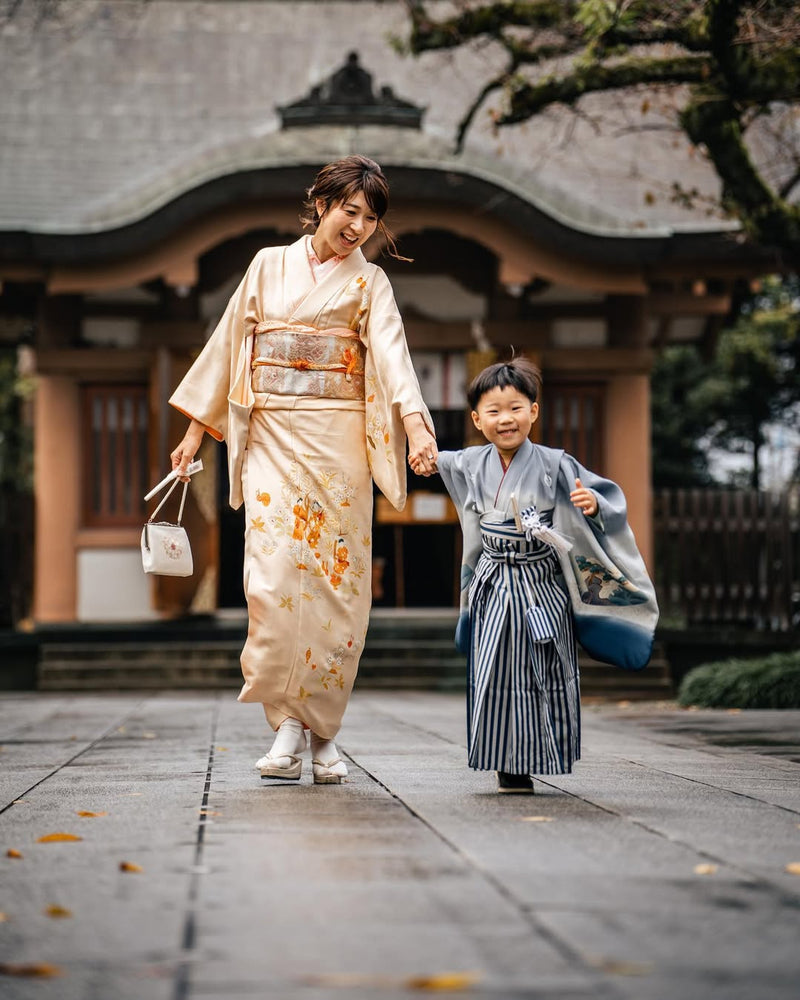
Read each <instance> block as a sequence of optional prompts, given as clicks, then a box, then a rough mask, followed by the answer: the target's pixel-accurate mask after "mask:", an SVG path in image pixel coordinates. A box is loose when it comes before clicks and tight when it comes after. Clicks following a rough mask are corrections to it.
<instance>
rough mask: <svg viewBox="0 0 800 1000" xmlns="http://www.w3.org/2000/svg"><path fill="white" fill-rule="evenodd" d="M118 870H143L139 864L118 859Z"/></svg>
mask: <svg viewBox="0 0 800 1000" xmlns="http://www.w3.org/2000/svg"><path fill="white" fill-rule="evenodd" d="M119 870H120V871H121V872H143V871H144V868H142V867H141V865H135V864H134V863H133V862H132V861H120V863H119Z"/></svg>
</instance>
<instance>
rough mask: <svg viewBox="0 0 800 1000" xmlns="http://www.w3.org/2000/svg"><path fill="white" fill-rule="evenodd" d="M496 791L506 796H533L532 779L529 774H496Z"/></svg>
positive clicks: (499, 772) (502, 772)
mask: <svg viewBox="0 0 800 1000" xmlns="http://www.w3.org/2000/svg"><path fill="white" fill-rule="evenodd" d="M497 791H498V792H505V793H506V794H512V795H513V794H514V793H515V792H516V793H517V794H518V795H519V794H523V795H524V794H526V793H527V794H528V795H533V778H531V776H530V775H529V774H508V772H506V771H498V772H497Z"/></svg>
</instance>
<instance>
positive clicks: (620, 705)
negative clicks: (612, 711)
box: [617, 700, 631, 708]
mask: <svg viewBox="0 0 800 1000" xmlns="http://www.w3.org/2000/svg"><path fill="white" fill-rule="evenodd" d="M630 707H631V703H630V702H629V701H624V700H623V701H618V702H617V708H630Z"/></svg>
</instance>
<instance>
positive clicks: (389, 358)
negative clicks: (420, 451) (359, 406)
mask: <svg viewBox="0 0 800 1000" xmlns="http://www.w3.org/2000/svg"><path fill="white" fill-rule="evenodd" d="M362 339H363V340H364V343H365V344H366V346H367V350H368V352H369V354H370V358H371V364H372V367H373V368H374V371H375V373H376V375H377V377H378V379H379V381H380V383H381V385H382V388H383V392H384V396H385V400H386V403H387V405H388V407H389V408H390V409H391V410H392V411H393V412H394V413H395V414H396V415H397V417H399V418H400V419H401V420H402V418H403V417H406V416H408V414H409V413H421V414H422V419H423V420H424V421H425V424H426V426H427V428H428V430H429V431H430V432H431V434H435V431H434V427H433V421H432V420H431V415H430V413H429V412H428V408H427V406H426V405H425V402H424V401H423V399H422V391H421V390H420V387H419V381H418V379H417V374H416V372H415V371H414V365H413V363H412V361H411V355H410V354H409V351H408V344H407V343H406V335H405V331H404V329H403V321H402V319H401V318H400V312H399V310H398V308H397V303H396V302H395V299H394V293H393V292H392V286H391V284H390V283H389V279H388V278H387V277H386V275H385V274H384V272H383V270H382V269H381V268H380V267H377V266H376V267H375V275H374V278H373V280H372V288H371V291H370V301H369V309H368V312H367V316H366V321H365V323H364V325H363V329H362Z"/></svg>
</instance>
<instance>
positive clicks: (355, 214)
mask: <svg viewBox="0 0 800 1000" xmlns="http://www.w3.org/2000/svg"><path fill="white" fill-rule="evenodd" d="M316 208H317V214H318V215H319V216H320V221H319V225H318V226H317V231H316V233H314V236H313V238H312V242H313V244H314V250H315V252H316V254H317V256H318V257H319V259H320V260H321V261H325V260H328V259H329V258H330V257H335V256H339V257H346V256H347V255H348V254H351V253H352V252H353V251H354V250H355V249H356V247H360V246H363V244H364V243H366V242H367V240H368V239H369V238H370V236H372V234H373V233H374V232H375V229H376V228H377V225H378V216H377V215H376V214H375V212H374V211H373V210H372V209H371V208H370V207H369V205H368V204H367V199H366V198H365V197H364V192H363V191H357V192H356V193H355V194H354V195H352V197H350V198H348V199H347V201H340V202H336V203H335V204H333V205H331V206H330V207H329V208H328V210H327V211H326V210H325V202H324V201H323V200H322V199H321V198H318V199H317V203H316Z"/></svg>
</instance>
